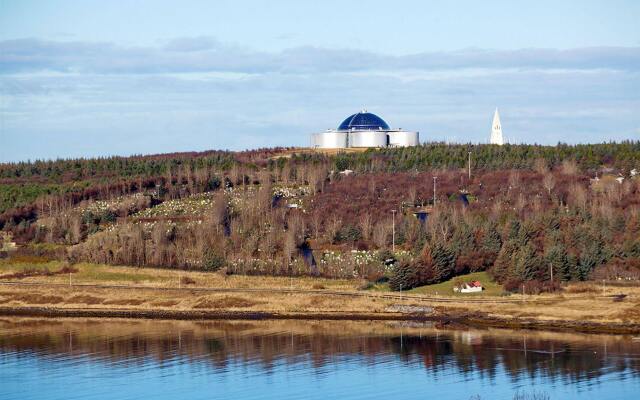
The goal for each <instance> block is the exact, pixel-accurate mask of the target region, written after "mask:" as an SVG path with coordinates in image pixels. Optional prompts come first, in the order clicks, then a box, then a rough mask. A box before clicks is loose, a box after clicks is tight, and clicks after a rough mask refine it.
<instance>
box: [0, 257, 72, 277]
mask: <svg viewBox="0 0 640 400" xmlns="http://www.w3.org/2000/svg"><path fill="white" fill-rule="evenodd" d="M61 265H62V262H60V261H46V262H42V261H36V262H33V261H10V260H0V272H1V273H2V274H5V273H6V274H10V273H14V272H22V271H24V270H25V269H36V270H38V271H42V270H44V269H45V268H48V269H49V271H55V270H57V269H60V266H61Z"/></svg>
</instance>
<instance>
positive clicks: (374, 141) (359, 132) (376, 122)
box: [311, 110, 420, 149]
mask: <svg viewBox="0 0 640 400" xmlns="http://www.w3.org/2000/svg"><path fill="white" fill-rule="evenodd" d="M418 144H420V140H419V132H411V131H403V130H401V129H391V128H390V127H389V125H388V124H387V123H386V122H385V121H384V120H383V119H382V118H380V117H378V116H377V115H375V114H372V113H369V112H367V110H362V111H361V112H359V113H356V114H353V115H350V116H348V117H347V118H346V119H345V120H344V121H342V123H341V124H340V125H339V126H338V129H335V130H334V129H330V130H327V131H326V132H319V133H313V134H312V135H311V147H313V148H317V149H341V148H350V147H404V146H417V145H418Z"/></svg>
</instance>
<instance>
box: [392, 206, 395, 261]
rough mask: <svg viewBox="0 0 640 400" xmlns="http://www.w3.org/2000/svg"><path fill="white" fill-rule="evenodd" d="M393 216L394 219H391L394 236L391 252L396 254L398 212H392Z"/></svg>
mask: <svg viewBox="0 0 640 400" xmlns="http://www.w3.org/2000/svg"><path fill="white" fill-rule="evenodd" d="M391 214H392V215H393V217H392V218H391V221H392V232H393V233H392V235H391V252H393V253H395V252H396V210H391Z"/></svg>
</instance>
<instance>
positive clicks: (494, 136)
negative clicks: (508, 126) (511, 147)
mask: <svg viewBox="0 0 640 400" xmlns="http://www.w3.org/2000/svg"><path fill="white" fill-rule="evenodd" d="M490 143H491V144H499V145H503V144H504V139H503V137H502V124H501V123H500V114H498V108H496V112H495V113H494V114H493V123H492V124H491V140H490Z"/></svg>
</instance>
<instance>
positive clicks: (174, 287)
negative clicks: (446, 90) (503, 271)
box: [0, 260, 640, 331]
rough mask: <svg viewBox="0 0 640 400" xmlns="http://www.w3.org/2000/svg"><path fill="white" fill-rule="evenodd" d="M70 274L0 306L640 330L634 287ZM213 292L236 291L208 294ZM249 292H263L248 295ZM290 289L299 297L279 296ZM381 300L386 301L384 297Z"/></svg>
mask: <svg viewBox="0 0 640 400" xmlns="http://www.w3.org/2000/svg"><path fill="white" fill-rule="evenodd" d="M30 265H31V266H30V268H31V269H33V268H37V269H44V268H48V269H49V270H50V271H56V270H58V269H59V268H60V267H61V266H62V263H59V262H55V261H52V262H47V263H41V264H30ZM33 265H36V267H33ZM24 268H25V265H24V263H21V262H18V261H17V260H16V261H14V262H11V263H9V262H6V260H5V261H3V262H0V275H8V274H11V273H15V272H19V271H23V270H24ZM73 268H75V269H77V272H74V273H70V274H57V275H55V274H54V275H50V276H47V275H40V274H39V275H36V276H32V277H26V278H22V279H2V280H1V281H2V282H3V284H0V307H2V308H5V309H7V308H9V309H19V308H22V307H32V306H38V307H47V308H55V309H90V310H111V309H118V310H122V309H126V310H134V311H135V310H172V311H185V312H186V311H194V310H196V311H203V310H204V311H207V310H211V311H226V312H266V313H279V314H291V315H305V314H306V315H313V314H315V313H319V314H332V313H333V314H340V315H348V314H349V313H360V314H368V315H371V318H372V319H375V318H376V316H381V315H389V314H397V313H399V312H402V311H398V307H397V306H399V305H400V306H417V307H431V308H433V309H434V310H435V311H434V313H433V314H434V315H439V316H460V315H464V316H465V318H466V319H469V320H473V319H478V320H485V321H486V320H492V319H495V320H500V321H535V322H536V323H538V324H540V325H545V324H548V325H549V326H552V325H553V326H562V325H563V324H599V325H603V326H606V325H611V326H614V325H615V326H616V327H621V326H625V325H629V326H640V287H637V286H612V285H610V284H609V285H607V286H606V287H603V286H602V285H600V284H595V283H590V282H585V283H576V284H570V285H568V286H566V287H565V288H564V290H563V291H562V292H560V293H556V294H543V295H536V296H522V295H510V296H499V295H496V293H497V291H491V292H490V293H489V294H487V295H483V296H472V297H464V296H459V295H458V296H453V295H443V294H439V295H434V294H433V291H430V290H422V291H416V292H415V293H417V294H414V293H409V294H406V293H405V294H402V296H399V294H398V293H391V292H384V291H378V290H374V291H371V290H369V291H365V290H359V287H360V286H361V284H362V282H360V281H357V280H331V279H322V278H311V277H295V278H287V277H264V276H240V275H231V276H226V275H224V274H219V273H203V272H188V271H178V270H168V269H151V268H132V267H119V266H118V267H116V266H106V265H95V264H77V265H74V266H73ZM7 282H8V283H11V284H6V283H7ZM16 283H17V284H16ZM25 284H29V285H25ZM33 284H36V285H33ZM83 285H97V286H83ZM100 286H103V287H100ZM216 289H234V290H237V291H233V292H216V291H215V290H216ZM256 289H260V290H263V291H257V292H255V291H251V290H256ZM291 289H294V290H302V291H301V292H295V293H287V292H286V291H287V290H291ZM339 294H342V295H339ZM345 294H346V295H345ZM618 294H624V295H626V297H625V298H624V299H623V300H622V301H615V300H614V298H613V297H611V296H612V295H618ZM351 295H353V296H351ZM389 295H392V297H385V296H389ZM634 329H635V328H633V329H631V331H634ZM596 330H597V329H596ZM605 330H606V329H605Z"/></svg>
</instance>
